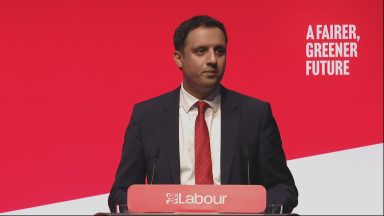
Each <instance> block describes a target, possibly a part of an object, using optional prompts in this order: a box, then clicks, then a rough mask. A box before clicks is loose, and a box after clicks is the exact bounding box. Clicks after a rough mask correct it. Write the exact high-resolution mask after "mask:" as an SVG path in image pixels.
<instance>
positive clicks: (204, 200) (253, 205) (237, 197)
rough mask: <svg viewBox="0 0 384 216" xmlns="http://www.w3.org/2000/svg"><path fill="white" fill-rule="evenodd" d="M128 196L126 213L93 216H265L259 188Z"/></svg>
mask: <svg viewBox="0 0 384 216" xmlns="http://www.w3.org/2000/svg"><path fill="white" fill-rule="evenodd" d="M127 194H128V195H127V206H128V212H129V213H97V214H95V215H108V216H113V215H116V216H117V215H119V216H122V215H137V216H139V215H140V216H141V215H143V216H144V215H145V216H148V215H182V216H189V215H191V216H192V215H193V216H196V215H218V214H225V215H231V216H235V215H248V216H250V215H265V214H263V212H264V210H265V208H266V189H265V188H264V187H263V186H261V185H132V186H131V187H129V188H128V192H127ZM280 215H282V214H280ZM288 215H291V214H288Z"/></svg>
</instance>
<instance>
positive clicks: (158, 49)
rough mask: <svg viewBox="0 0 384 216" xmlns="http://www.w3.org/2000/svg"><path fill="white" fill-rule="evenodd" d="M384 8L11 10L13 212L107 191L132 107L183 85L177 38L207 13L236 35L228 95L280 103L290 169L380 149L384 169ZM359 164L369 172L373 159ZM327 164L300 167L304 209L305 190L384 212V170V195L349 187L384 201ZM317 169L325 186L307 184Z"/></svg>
mask: <svg viewBox="0 0 384 216" xmlns="http://www.w3.org/2000/svg"><path fill="white" fill-rule="evenodd" d="M382 8H383V1H382V0H313V1H304V0H293V1H266V0H265V1H253V0H244V1H222V0H214V1H204V0H185V1H180V0H174V1H117V0H114V1H107V0H80V1H77V0H76V1H75V0H66V1H49V0H47V1H42V0H37V1H29V0H25V1H22V0H16V1H7V0H2V1H0V146H1V147H0V148H1V150H0V167H1V168H0V171H1V184H0V194H1V195H0V212H9V211H13V210H18V209H26V208H29V207H36V206H42V205H45V204H52V203H58V202H62V201H69V200H74V199H78V198H85V197H91V196H95V195H100V194H106V193H108V192H109V189H110V187H111V185H112V182H113V180H114V175H115V171H116V168H117V165H118V162H119V160H120V154H121V146H122V142H123V135H124V131H125V128H126V126H127V124H128V121H129V119H130V115H131V111H132V106H133V104H134V103H137V102H140V101H143V100H146V99H149V98H151V97H154V96H158V95H160V94H162V93H164V92H167V91H170V90H173V89H175V88H177V87H178V85H180V83H181V79H182V76H181V72H180V71H179V70H178V68H177V67H176V66H175V65H174V63H173V59H172V54H173V39H172V38H173V33H174V29H175V28H176V27H177V26H178V25H179V24H180V22H181V21H183V20H185V19H187V18H190V17H191V16H194V15H201V14H206V15H210V16H213V17H215V18H217V19H219V20H221V21H222V22H223V23H225V25H226V27H227V31H228V37H229V42H228V53H227V69H226V72H225V76H224V79H223V82H222V83H223V85H224V86H225V87H227V88H230V89H233V90H237V91H239V92H241V93H243V94H247V95H250V96H253V97H257V98H260V99H262V100H265V101H268V102H270V103H271V105H272V109H273V114H274V116H275V118H276V120H277V122H278V126H279V129H280V132H281V136H282V139H283V147H284V149H285V152H286V155H287V159H288V160H289V163H291V162H299V161H300V160H302V159H306V158H309V157H315V156H321V155H323V154H327V153H332V152H339V151H344V150H349V149H354V148H357V147H359V149H360V147H369V146H371V145H373V144H379V147H378V148H376V149H378V150H376V151H374V152H373V154H374V155H376V156H377V155H379V156H378V157H379V159H378V161H379V162H380V161H381V162H382V156H380V155H381V154H382V143H383V60H382V59H383V9H382ZM362 149H365V148H362ZM356 155H357V156H356V158H351V160H352V161H356V160H359V164H360V165H361V166H363V165H364V163H365V161H366V160H367V161H368V160H369V158H370V156H369V155H368V156H367V157H365V156H364V158H362V157H361V155H360V156H359V154H356ZM376 156H375V157H376ZM327 160H328V159H327V158H326V157H325V158H324V159H322V160H319V162H318V163H317V164H318V165H319V167H320V168H319V169H318V168H316V170H314V167H311V166H310V165H308V166H301V167H302V168H301V169H293V175H294V177H295V179H296V180H297V182H298V185H297V186H298V188H299V190H300V192H301V196H300V201H299V207H298V208H297V210H300V208H301V209H305V203H306V201H307V202H308V203H309V200H310V198H308V197H307V198H306V199H307V200H306V201H305V200H304V197H305V196H304V194H305V193H306V192H305V191H303V187H304V186H303V185H305V184H312V185H313V187H316V188H326V190H328V193H327V194H328V195H329V196H335V194H338V196H340V197H341V199H340V200H339V202H343V200H344V199H343V198H345V199H349V198H348V197H351V196H354V200H355V202H356V203H360V204H361V205H364V204H365V207H360V210H361V212H362V213H364V212H365V211H368V212H369V211H372V209H368V208H366V206H370V204H369V202H371V201H370V200H371V198H372V197H373V198H374V199H373V200H376V201H377V202H380V201H381V202H382V201H383V197H382V194H383V193H382V187H383V186H382V179H383V171H382V170H381V171H380V170H379V171H377V170H375V171H374V173H375V174H374V176H375V178H376V177H378V179H379V183H380V182H381V183H380V184H376V183H375V184H376V185H375V184H372V183H371V182H370V181H371V180H370V179H366V178H362V179H363V181H362V182H359V185H350V186H351V191H352V190H353V188H354V187H368V186H370V187H373V188H375V189H378V190H380V191H381V192H376V193H375V194H372V197H371V198H367V197H365V196H364V197H363V196H360V195H359V194H355V193H352V192H351V193H345V194H339V192H338V191H337V190H335V189H336V188H339V187H341V185H334V184H332V183H331V182H329V184H327V185H324V182H325V180H326V181H329V179H334V180H336V179H337V181H340V179H341V180H342V182H344V183H345V184H348V183H349V184H351V181H353V179H351V178H349V177H348V178H347V177H346V174H345V173H344V174H341V173H338V172H336V174H335V173H334V174H333V175H332V176H330V175H328V174H327V171H326V169H322V168H321V165H320V164H322V163H324V164H326V163H328V162H329V161H327ZM335 163H336V164H333V165H337V160H335ZM374 164H375V165H377V166H379V168H380V167H382V165H380V164H376V163H374ZM369 168H372V169H375V167H368V169H369ZM342 169H348V170H350V172H351V173H353V172H356V170H355V167H348V165H346V167H343V168H342ZM344 171H345V170H344ZM308 172H314V173H324V175H320V176H322V177H320V178H318V179H316V180H315V181H314V182H306V183H305V182H303V179H304V176H305V175H306V174H308ZM354 174H356V175H358V174H357V173H354ZM347 176H348V175H347ZM380 178H381V179H380ZM364 179H365V180H364ZM380 180H381V181H380ZM299 183H300V184H299ZM330 187H331V188H330ZM373 191H376V190H373ZM343 193H344V192H343ZM312 196H313V197H316V196H317V197H318V196H319V194H312ZM321 196H324V197H322V199H323V200H326V199H328V197H326V196H325V195H321ZM377 199H378V200H377ZM103 202H104V203H105V204H104V205H105V206H106V202H107V201H106V199H105V200H103ZM349 204H351V203H349ZM319 205H320V206H321V204H319ZM346 205H347V203H346ZM320 206H319V207H318V209H316V208H312V209H310V211H304V210H303V211H302V212H300V211H299V212H297V211H296V212H297V213H315V214H316V213H321V212H322V210H324V209H327V206H322V207H320ZM84 208H88V210H90V211H91V212H92V211H93V210H94V209H93V208H95V207H94V206H93V207H92V206H84ZM343 208H345V209H344V210H345V211H346V212H344V213H348V209H349V208H359V207H357V206H356V205H355V206H349V207H348V208H347V207H343ZM372 208H373V209H374V213H377V214H379V213H382V209H383V207H382V205H381V206H374V207H372ZM95 209H96V208H95ZM307 210H308V209H307ZM95 211H96V210H95ZM311 211H312V212H311ZM50 213H52V214H53V213H58V214H60V213H63V212H59V211H57V212H50ZM67 213H68V212H67ZM73 213H77V212H76V210H73ZM323 213H324V212H323ZM342 213H343V212H342Z"/></svg>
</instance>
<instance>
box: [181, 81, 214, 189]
mask: <svg viewBox="0 0 384 216" xmlns="http://www.w3.org/2000/svg"><path fill="white" fill-rule="evenodd" d="M197 101H199V99H197V98H195V97H194V96H192V95H191V94H189V93H188V92H187V91H186V90H185V89H184V87H183V84H182V85H181V88H180V106H179V154H180V183H181V184H182V185H194V184H195V120H196V117H197V114H198V111H197V107H196V105H195V103H196V102H197ZM204 101H205V102H207V103H208V105H209V106H208V108H207V110H206V111H205V121H206V122H207V126H208V131H209V138H210V144H211V160H212V175H213V183H214V184H215V185H219V184H221V177H220V152H221V108H220V101H221V95H220V86H219V87H218V88H217V89H216V90H215V91H214V92H213V93H212V94H211V95H210V96H208V97H207V98H206V99H204Z"/></svg>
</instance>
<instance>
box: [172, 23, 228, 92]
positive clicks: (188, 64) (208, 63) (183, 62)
mask: <svg viewBox="0 0 384 216" xmlns="http://www.w3.org/2000/svg"><path fill="white" fill-rule="evenodd" d="M174 58H175V62H176V64H177V65H178V66H179V68H181V69H182V70H183V74H184V81H183V87H184V88H185V89H186V90H187V91H188V92H189V93H191V94H192V95H194V96H195V97H199V96H208V95H206V94H207V93H210V92H212V91H213V90H214V89H215V88H216V87H217V85H218V84H219V83H220V81H221V78H222V77H223V74H224V70H225V63H226V39H225V36H224V33H223V32H222V31H221V30H220V29H219V28H217V27H210V28H207V27H204V26H201V27H198V28H196V29H194V30H192V31H190V32H189V34H188V36H187V38H186V39H185V42H184V48H183V50H182V52H178V51H175V54H174ZM200 99H202V98H200Z"/></svg>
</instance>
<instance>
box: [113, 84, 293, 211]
mask: <svg viewBox="0 0 384 216" xmlns="http://www.w3.org/2000/svg"><path fill="white" fill-rule="evenodd" d="M179 100H180V88H177V89H176V90H174V91H172V92H169V93H166V94H164V95H161V96H159V97H156V98H154V99H150V100H147V101H144V102H142V103H139V104H136V105H135V106H134V108H133V112H132V116H131V120H130V122H129V125H128V127H127V130H126V133H125V139H124V144H123V149H122V157H121V161H120V164H119V166H118V168H117V172H116V178H115V182H114V184H113V186H112V189H111V192H110V195H109V198H108V204H109V208H110V210H111V211H112V212H114V211H115V206H116V204H122V203H127V188H128V187H129V186H131V185H132V184H144V183H145V178H146V177H147V176H148V179H149V181H152V178H153V184H180V158H179ZM220 161H221V184H248V183H249V182H248V179H249V181H250V184H259V185H263V186H264V187H265V188H266V189H267V203H275V204H276V203H280V204H283V206H284V212H291V211H292V210H293V208H294V207H295V206H296V205H297V202H298V192H297V189H296V186H295V183H294V179H293V177H292V174H291V172H290V171H289V169H288V167H287V164H286V158H285V154H284V151H283V148H282V143H281V138H280V134H279V131H278V127H277V124H276V122H275V120H274V118H273V115H272V111H271V106H270V105H269V104H268V103H266V102H263V101H261V100H258V99H255V98H251V97H248V96H244V95H241V94H239V93H236V92H234V91H231V90H228V89H226V88H224V87H221V154H220ZM155 163H156V168H155V171H154V176H152V173H153V168H154V164H155ZM248 166H249V172H248Z"/></svg>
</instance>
